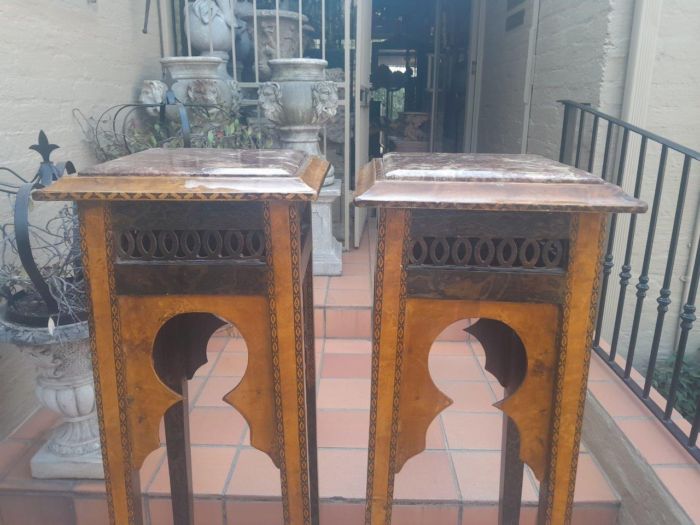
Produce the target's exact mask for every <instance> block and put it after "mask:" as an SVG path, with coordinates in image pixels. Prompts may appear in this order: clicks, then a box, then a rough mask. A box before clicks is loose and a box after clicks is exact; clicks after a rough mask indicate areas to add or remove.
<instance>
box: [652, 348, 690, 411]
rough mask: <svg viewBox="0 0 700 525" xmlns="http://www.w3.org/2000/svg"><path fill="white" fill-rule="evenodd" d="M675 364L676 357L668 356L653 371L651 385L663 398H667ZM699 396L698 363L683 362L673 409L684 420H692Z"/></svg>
mask: <svg viewBox="0 0 700 525" xmlns="http://www.w3.org/2000/svg"><path fill="white" fill-rule="evenodd" d="M675 363H676V356H670V357H669V358H667V359H666V360H665V361H662V362H661V363H659V364H657V366H656V369H655V370H654V378H653V385H654V388H656V389H657V390H658V391H659V392H660V393H661V394H662V395H663V396H664V397H668V393H669V390H670V388H671V379H672V377H673V369H674V366H675ZM699 395H700V361H698V360H694V361H690V362H689V361H685V362H684V363H683V366H682V367H681V373H680V376H679V381H678V390H677V391H676V402H675V404H674V408H675V409H676V410H678V412H680V414H682V415H683V417H684V418H686V419H688V420H692V418H693V417H694V415H695V410H696V408H697V403H698V396H699Z"/></svg>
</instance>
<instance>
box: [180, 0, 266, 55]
mask: <svg viewBox="0 0 700 525" xmlns="http://www.w3.org/2000/svg"><path fill="white" fill-rule="evenodd" d="M232 6H233V9H232ZM185 9H189V13H188V15H189V21H190V43H191V44H192V48H193V49H194V50H196V51H198V52H199V53H200V54H202V55H209V54H211V53H210V52H211V51H214V54H215V55H216V56H220V55H219V54H220V53H221V52H225V53H227V54H228V53H230V52H231V31H232V30H233V31H234V34H235V36H236V59H237V60H241V61H242V62H247V61H249V60H250V59H251V57H252V53H253V43H252V41H251V38H250V31H249V29H248V24H247V23H246V22H245V21H244V20H243V18H242V17H243V16H248V15H250V16H252V14H253V6H252V4H251V3H250V2H246V1H244V0H239V1H235V0H195V1H194V2H188V3H187V6H186V7H185ZM210 38H211V46H210V42H209V39H210ZM216 52H219V54H217V53H216Z"/></svg>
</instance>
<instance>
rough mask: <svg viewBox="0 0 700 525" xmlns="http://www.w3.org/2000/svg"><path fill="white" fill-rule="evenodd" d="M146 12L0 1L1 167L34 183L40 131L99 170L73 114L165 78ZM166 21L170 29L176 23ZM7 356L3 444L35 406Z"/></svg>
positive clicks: (124, 4) (113, 1)
mask: <svg viewBox="0 0 700 525" xmlns="http://www.w3.org/2000/svg"><path fill="white" fill-rule="evenodd" d="M144 6H145V2H143V1H142V0H96V2H95V3H88V1H87V0H3V1H2V2H0V50H2V52H1V53H0V94H1V95H2V96H0V115H2V119H0V165H1V166H8V167H10V168H12V169H14V170H16V171H18V172H19V173H20V174H22V175H25V176H27V177H31V176H32V175H33V174H34V173H35V172H36V169H37V167H38V165H39V160H40V158H39V156H38V155H37V154H36V153H34V152H31V151H29V150H28V149H27V148H28V147H29V146H30V145H31V144H34V143H35V142H36V139H37V135H38V132H39V130H40V129H43V130H44V131H46V133H47V135H48V137H49V139H50V140H51V142H53V143H55V144H58V145H60V146H61V149H60V150H58V151H57V152H55V153H54V155H53V159H54V160H56V161H61V160H69V159H70V160H72V161H73V162H74V163H75V165H76V166H77V167H78V168H80V167H81V166H86V165H89V164H91V163H94V162H95V160H94V158H93V156H92V153H91V152H90V151H89V148H88V147H87V146H86V144H85V143H84V141H83V136H82V133H81V130H80V128H79V127H78V125H77V124H76V122H75V121H74V120H73V116H72V110H73V109H74V108H79V109H80V110H82V111H83V113H85V114H86V115H88V116H90V115H95V114H96V113H98V112H101V111H102V110H104V109H106V108H107V107H108V106H110V105H113V104H121V103H126V102H131V101H133V100H134V97H135V96H136V94H137V92H138V85H139V84H140V82H141V80H142V79H144V78H160V65H159V62H158V60H159V58H160V46H159V39H158V32H157V20H156V3H155V2H153V5H152V8H151V18H150V32H149V34H147V35H144V34H143V33H142V32H141V28H142V26H143V18H144ZM164 23H165V28H166V29H168V28H169V25H167V24H168V21H167V18H164ZM0 177H3V175H2V174H0ZM0 180H2V179H0ZM9 208H10V204H9V201H8V200H7V199H4V198H3V199H0V223H5V222H7V221H8V214H9V211H10V209H9ZM0 354H2V357H1V358H0V399H1V400H2V403H1V405H2V408H1V409H0V437H2V436H3V435H4V434H5V433H6V432H8V431H9V430H11V429H12V428H13V427H14V426H15V425H16V424H18V423H19V422H20V421H21V420H22V419H23V418H24V417H26V415H27V412H28V411H29V410H30V409H31V407H33V406H35V404H36V402H35V401H34V399H33V394H32V391H33V371H32V368H33V367H32V366H31V364H30V363H28V362H27V358H26V357H24V356H23V355H21V354H19V353H18V352H16V350H14V349H11V348H7V347H4V348H0ZM28 395H29V396H32V397H30V398H29V399H28V398H27V396H28Z"/></svg>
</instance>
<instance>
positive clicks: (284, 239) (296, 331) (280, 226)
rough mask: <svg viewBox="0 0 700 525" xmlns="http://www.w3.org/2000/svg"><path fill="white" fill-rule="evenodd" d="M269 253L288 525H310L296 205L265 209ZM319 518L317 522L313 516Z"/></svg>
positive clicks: (311, 452)
mask: <svg viewBox="0 0 700 525" xmlns="http://www.w3.org/2000/svg"><path fill="white" fill-rule="evenodd" d="M265 220H266V225H265V235H266V239H267V243H268V244H267V245H266V248H267V249H269V251H270V253H268V264H269V266H270V268H271V275H270V284H269V299H270V321H271V322H270V324H271V326H272V355H273V358H272V360H273V381H274V383H275V413H276V419H277V431H278V439H279V447H280V477H281V482H282V504H283V509H284V520H285V523H286V524H287V525H302V524H304V525H309V524H312V523H315V520H317V519H318V518H317V517H316V516H313V512H314V509H313V505H312V498H316V495H315V494H314V495H313V496H312V495H311V491H312V490H314V487H313V482H312V479H311V478H312V475H311V468H312V467H311V465H312V464H313V461H314V460H312V459H310V457H311V456H313V455H315V454H316V450H315V449H312V448H310V446H309V440H308V438H309V432H310V429H311V427H310V423H313V419H312V420H311V422H310V421H309V418H308V411H307V399H306V396H307V388H308V386H307V382H308V381H315V378H310V377H307V376H306V374H307V370H308V369H309V368H308V367H309V366H310V364H309V363H308V362H305V361H306V360H307V353H306V352H305V349H304V346H305V345H304V315H303V306H302V301H303V299H302V271H301V222H300V213H299V210H298V208H297V207H296V205H289V204H287V203H278V202H272V203H269V204H266V209H265ZM312 516H313V517H312Z"/></svg>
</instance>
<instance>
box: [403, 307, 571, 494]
mask: <svg viewBox="0 0 700 525" xmlns="http://www.w3.org/2000/svg"><path fill="white" fill-rule="evenodd" d="M468 318H488V319H494V320H497V321H501V322H502V323H505V324H506V325H508V327H510V328H511V329H512V330H513V331H514V332H515V333H516V334H517V336H518V337H519V339H520V341H522V344H523V346H524V348H525V351H526V353H527V369H526V370H525V374H524V376H523V377H522V381H521V382H520V386H519V387H518V388H517V389H516V390H515V391H514V392H513V393H511V394H510V395H508V396H507V397H506V398H505V399H502V400H500V401H498V402H497V403H495V404H494V406H496V407H497V408H499V409H501V410H502V411H503V412H505V413H506V414H508V415H509V416H510V417H511V419H512V420H513V421H514V422H515V424H516V425H517V427H518V430H519V432H520V442H521V444H520V457H521V459H522V460H523V462H524V463H526V464H528V465H529V466H530V468H532V470H533V472H534V473H535V476H536V477H537V479H538V480H540V481H541V480H543V479H544V474H545V470H546V466H547V450H548V447H549V440H550V431H549V428H550V421H551V410H552V409H551V406H552V392H553V385H554V376H555V372H556V359H557V352H556V349H557V346H556V333H557V328H558V326H559V308H558V307H556V306H555V305H550V304H542V305H534V304H523V303H505V302H491V301H481V302H479V301H451V300H431V299H415V298H414V299H410V298H409V299H407V301H406V323H405V330H406V331H405V334H404V356H403V363H404V366H403V371H402V374H401V384H400V391H401V394H400V395H401V401H400V410H399V421H398V428H399V435H398V445H397V453H396V458H397V459H396V472H398V471H399V470H400V469H401V467H402V466H403V464H404V463H405V462H406V460H408V459H409V458H411V457H412V456H414V455H416V454H418V453H419V452H421V451H423V450H424V449H425V435H426V432H427V430H428V427H429V426H430V423H431V422H432V420H433V419H434V418H435V416H437V415H438V414H439V413H440V412H441V411H442V410H444V409H445V408H446V407H447V406H449V405H450V404H451V400H450V399H449V398H447V396H445V395H444V394H443V393H442V392H440V390H439V389H438V388H437V387H436V386H435V384H434V383H433V380H432V379H431V377H430V371H429V366H428V356H429V353H430V348H431V346H432V344H433V342H434V341H435V339H436V338H437V337H438V335H440V332H442V330H443V329H445V328H446V327H447V326H449V325H450V324H452V323H453V322H456V321H458V320H460V319H468ZM465 326H466V322H465ZM406 363H410V366H406Z"/></svg>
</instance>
